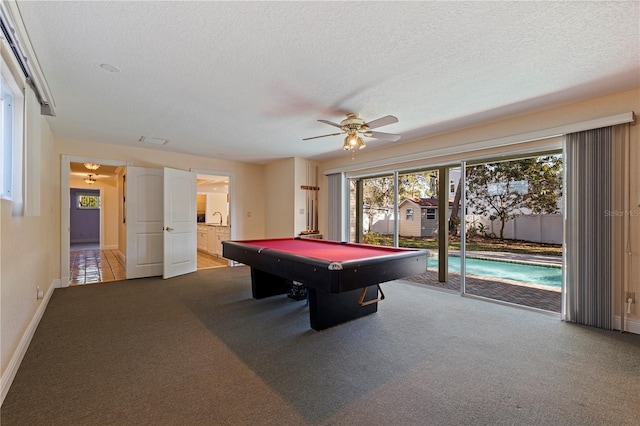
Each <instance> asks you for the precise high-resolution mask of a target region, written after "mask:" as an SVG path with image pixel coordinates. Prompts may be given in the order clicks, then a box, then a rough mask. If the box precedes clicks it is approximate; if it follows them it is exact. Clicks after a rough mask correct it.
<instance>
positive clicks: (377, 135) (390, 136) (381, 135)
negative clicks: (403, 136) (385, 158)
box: [365, 132, 400, 142]
mask: <svg viewBox="0 0 640 426" xmlns="http://www.w3.org/2000/svg"><path fill="white" fill-rule="evenodd" d="M365 136H368V137H370V138H376V139H382V140H384V141H391V142H395V141H397V140H399V139H400V135H394V134H393V133H383V132H366V133H365Z"/></svg>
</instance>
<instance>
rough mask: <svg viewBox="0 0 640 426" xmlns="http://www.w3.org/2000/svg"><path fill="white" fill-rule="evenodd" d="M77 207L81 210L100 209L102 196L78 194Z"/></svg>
mask: <svg viewBox="0 0 640 426" xmlns="http://www.w3.org/2000/svg"><path fill="white" fill-rule="evenodd" d="M77 201H78V202H77V206H78V208H79V209H100V196H99V195H91V194H78V200H77Z"/></svg>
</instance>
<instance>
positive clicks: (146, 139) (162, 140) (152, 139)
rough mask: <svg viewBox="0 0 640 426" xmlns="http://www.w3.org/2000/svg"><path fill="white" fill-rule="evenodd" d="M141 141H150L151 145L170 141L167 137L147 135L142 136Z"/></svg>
mask: <svg viewBox="0 0 640 426" xmlns="http://www.w3.org/2000/svg"><path fill="white" fill-rule="evenodd" d="M138 141H139V142H142V143H148V144H150V145H164V144H166V143H167V142H169V141H168V140H166V139H160V138H149V137H147V136H140V139H138Z"/></svg>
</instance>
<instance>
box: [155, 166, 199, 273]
mask: <svg viewBox="0 0 640 426" xmlns="http://www.w3.org/2000/svg"><path fill="white" fill-rule="evenodd" d="M196 230H197V224H196V174H195V173H193V172H188V171H184V170H175V169H169V168H165V169H164V273H163V277H164V278H171V277H175V276H177V275H183V274H188V273H189V272H195V271H196V269H197V253H196V250H197V247H196V236H197V234H196Z"/></svg>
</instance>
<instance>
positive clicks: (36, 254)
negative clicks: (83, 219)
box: [0, 116, 60, 390]
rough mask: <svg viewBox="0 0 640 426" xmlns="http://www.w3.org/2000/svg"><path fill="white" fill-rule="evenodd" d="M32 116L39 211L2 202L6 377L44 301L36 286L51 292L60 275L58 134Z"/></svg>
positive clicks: (1, 320)
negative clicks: (15, 212)
mask: <svg viewBox="0 0 640 426" xmlns="http://www.w3.org/2000/svg"><path fill="white" fill-rule="evenodd" d="M27 119H32V120H33V119H37V120H41V141H40V142H41V143H40V145H41V159H42V161H41V164H42V167H41V177H40V215H39V216H20V217H15V216H12V213H11V203H10V202H9V201H6V200H1V201H0V271H1V272H0V304H1V306H0V327H1V328H0V333H1V334H0V338H1V341H0V359H1V367H2V370H1V371H2V379H3V382H4V381H5V374H6V373H7V367H8V366H9V364H10V362H11V361H12V357H14V354H15V353H16V351H17V350H18V348H19V347H20V344H21V340H22V338H23V336H24V334H25V332H26V330H27V328H28V327H29V325H30V324H31V322H32V320H33V318H34V316H35V315H36V311H37V310H38V308H39V306H40V304H41V303H42V300H38V299H37V297H36V288H37V287H40V290H42V291H43V292H45V293H47V292H49V291H50V290H51V289H52V288H53V286H54V285H55V280H56V279H57V278H59V277H60V267H59V265H60V250H59V246H60V226H59V223H60V214H59V211H60V207H59V205H60V204H59V199H60V197H59V196H58V195H59V193H60V183H59V179H58V178H57V176H56V174H55V173H56V171H55V167H54V165H53V164H52V163H51V161H50V159H51V158H52V157H53V154H52V153H53V136H52V134H51V131H50V130H49V126H48V124H47V122H46V121H45V120H44V118H41V117H39V116H38V117H27ZM52 176H53V177H54V178H53V179H52ZM22 343H23V344H24V343H25V342H22ZM26 343H27V344H28V342H26ZM3 390H4V389H3Z"/></svg>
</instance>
